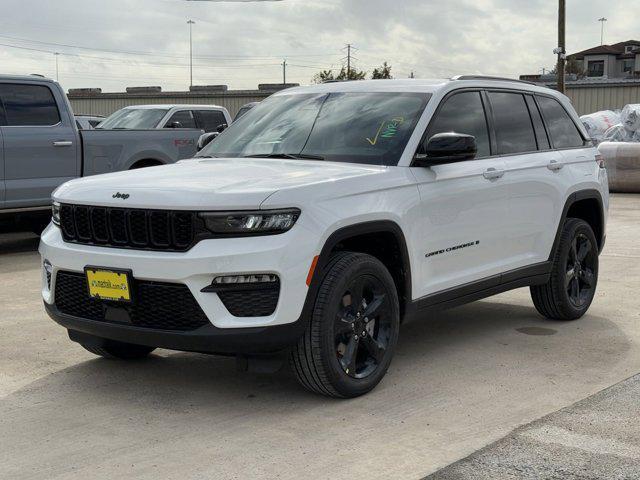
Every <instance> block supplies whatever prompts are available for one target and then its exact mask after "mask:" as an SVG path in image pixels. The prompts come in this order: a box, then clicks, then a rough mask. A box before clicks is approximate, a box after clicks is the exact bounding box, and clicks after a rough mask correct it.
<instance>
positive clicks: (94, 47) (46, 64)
mask: <svg viewBox="0 0 640 480" xmlns="http://www.w3.org/2000/svg"><path fill="white" fill-rule="evenodd" d="M636 2H637V0H619V1H617V2H609V3H608V4H603V2H601V1H599V0H582V1H581V2H580V3H579V5H578V4H576V3H575V2H569V7H568V19H569V22H568V26H567V41H568V50H569V51H570V52H571V51H578V50H582V49H585V48H589V47H591V46H594V45H597V44H598V43H599V41H600V24H599V23H598V22H597V19H598V18H600V17H602V16H606V17H607V18H609V22H608V23H607V26H606V29H607V33H606V39H607V40H608V43H615V42H617V41H622V40H628V39H630V38H633V37H634V36H635V37H637V36H638V30H637V25H635V24H634V22H635V17H634V16H633V15H630V14H629V12H633V11H635V10H634V9H635V8H636ZM2 4H3V16H2V18H1V19H0V65H2V71H3V72H5V73H42V74H45V75H48V76H54V77H55V56H54V55H53V52H54V51H57V52H59V53H61V55H59V56H58V61H59V71H60V81H61V83H62V84H63V86H64V87H65V88H71V87H86V86H97V87H102V88H103V90H105V91H121V90H123V89H124V87H125V86H130V85H161V86H162V87H163V89H164V90H184V89H185V88H186V87H187V85H188V82H189V71H188V64H189V34H188V32H189V31H188V26H187V24H186V21H187V20H188V19H193V20H195V22H196V23H195V25H193V50H194V81H195V83H198V84H217V83H225V84H228V85H230V87H231V88H255V87H256V85H257V84H258V83H267V82H278V81H281V79H282V66H281V63H282V61H283V59H285V58H286V60H287V63H288V69H287V80H288V81H295V82H300V83H308V82H309V81H310V79H311V78H312V77H313V75H314V73H316V72H317V71H318V70H321V69H328V68H334V69H339V68H340V65H341V64H342V63H343V57H344V55H345V53H344V51H343V48H344V46H345V44H346V43H351V44H353V45H354V47H355V49H354V56H355V58H354V63H355V65H356V66H357V67H358V68H361V69H363V70H367V71H369V72H370V71H371V70H372V69H373V68H374V67H375V66H377V65H380V64H381V63H382V62H383V61H388V62H389V63H390V64H391V65H392V66H393V71H394V73H395V75H397V76H400V77H405V76H408V75H409V74H410V73H411V72H412V71H414V72H415V73H416V74H417V75H418V76H422V77H447V76H452V75H455V74H462V73H485V74H494V75H505V76H516V75H519V74H521V73H536V72H537V71H538V70H539V69H541V68H542V67H546V68H550V67H552V66H553V64H554V63H555V56H554V55H553V53H552V51H553V48H554V47H555V46H556V42H557V33H556V28H557V25H556V24H557V19H556V16H557V0H449V1H447V2H442V1H439V0H395V1H394V2H393V3H391V2H389V1H388V0H322V1H315V2H312V1H309V0H270V1H269V0H226V1H225V0H138V1H136V2H131V1H129V0H111V1H109V2H104V1H101V0H84V1H83V2H82V3H81V5H82V7H79V6H78V5H79V4H78V2H77V1H76V0H57V1H56V2H50V1H46V0H2ZM36 11H37V12H38V15H37V16H34V15H33V12H36ZM123 12H127V14H126V15H124V14H123ZM1 35H4V36H5V37H2V36H1ZM6 37H13V39H12V38H6ZM16 38H18V39H29V40H31V42H28V41H25V40H15V39H16ZM33 41H37V42H40V43H35V42H33ZM7 45H13V47H14V48H12V47H9V46H7ZM74 46H75V47H74ZM15 47H22V48H23V49H18V48H15ZM77 47H85V48H84V49H81V48H77ZM24 48H29V49H30V50H24ZM38 50H44V51H38Z"/></svg>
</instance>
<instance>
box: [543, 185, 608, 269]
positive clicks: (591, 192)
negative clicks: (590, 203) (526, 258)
mask: <svg viewBox="0 0 640 480" xmlns="http://www.w3.org/2000/svg"><path fill="white" fill-rule="evenodd" d="M588 199H594V200H597V202H598V205H599V206H600V212H599V213H600V225H602V234H601V236H600V238H596V240H598V246H599V253H602V249H603V248H604V242H605V224H604V205H603V202H602V195H601V194H600V192H599V191H598V190H595V189H587V190H579V191H577V192H574V193H572V194H571V195H569V198H567V201H566V202H565V204H564V208H563V209H562V215H561V216H560V223H558V229H557V230H556V238H555V240H554V241H553V247H551V252H549V261H552V260H553V254H554V252H555V251H556V248H557V247H558V242H560V235H561V234H562V226H563V225H564V221H565V220H566V219H567V214H568V213H569V209H570V208H571V206H572V205H573V204H574V203H576V202H579V201H580V200H588Z"/></svg>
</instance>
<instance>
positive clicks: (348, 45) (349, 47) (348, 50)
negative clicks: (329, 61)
mask: <svg viewBox="0 0 640 480" xmlns="http://www.w3.org/2000/svg"><path fill="white" fill-rule="evenodd" d="M350 79H351V44H350V43H348V44H347V80H350Z"/></svg>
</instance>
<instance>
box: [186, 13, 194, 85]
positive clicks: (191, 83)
mask: <svg viewBox="0 0 640 480" xmlns="http://www.w3.org/2000/svg"><path fill="white" fill-rule="evenodd" d="M187 23H188V24H189V87H193V32H192V27H193V25H194V24H195V23H196V22H194V21H193V20H191V19H189V20H188V21H187Z"/></svg>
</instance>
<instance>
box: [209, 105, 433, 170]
mask: <svg viewBox="0 0 640 480" xmlns="http://www.w3.org/2000/svg"><path fill="white" fill-rule="evenodd" d="M428 100H429V95H428V94H426V93H398V92H394V93H355V92H353V93H342V92H341V93H329V94H327V93H316V94H280V95H274V96H272V97H270V98H268V99H266V100H265V101H263V102H261V103H260V104H259V105H258V106H256V107H255V108H253V109H252V110H251V111H250V112H249V113H247V114H246V115H244V116H243V117H241V118H240V119H238V120H237V121H235V122H233V124H231V126H230V127H229V128H228V129H227V130H225V131H224V132H223V133H222V134H221V135H220V136H219V137H218V138H217V139H216V141H215V142H212V143H210V144H209V145H208V146H207V147H205V148H204V149H203V150H202V151H201V152H200V155H201V156H206V155H213V156H216V157H248V156H254V157H255V156H277V155H290V156H296V155H298V156H309V157H312V158H308V159H309V160H319V159H324V160H327V161H332V162H348V163H367V164H371V165H397V164H398V160H399V159H400V156H401V154H402V152H403V151H404V149H405V147H406V145H407V142H408V140H409V137H410V136H411V133H412V132H413V130H414V129H415V125H416V123H417V121H418V118H420V115H421V114H422V112H423V111H424V107H425V106H426V104H427V102H428Z"/></svg>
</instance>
